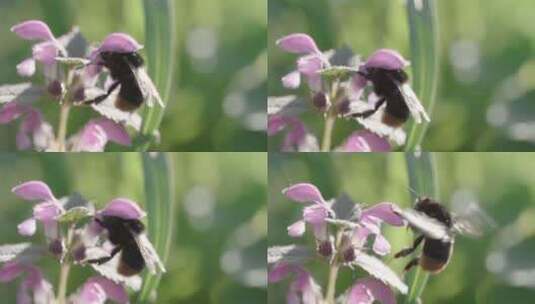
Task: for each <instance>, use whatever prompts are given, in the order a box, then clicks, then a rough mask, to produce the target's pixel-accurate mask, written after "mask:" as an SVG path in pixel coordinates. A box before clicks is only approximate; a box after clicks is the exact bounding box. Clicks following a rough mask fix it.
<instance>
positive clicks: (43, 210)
mask: <svg viewBox="0 0 535 304" xmlns="http://www.w3.org/2000/svg"><path fill="white" fill-rule="evenodd" d="M11 192H13V193H14V194H15V195H17V196H18V197H20V198H22V199H24V200H29V201H38V202H39V203H37V204H36V205H35V206H34V207H33V216H32V217H30V218H28V219H26V220H24V221H23V222H22V223H20V224H19V225H18V231H19V234H21V235H25V236H31V235H33V234H35V231H36V221H40V222H41V223H42V224H43V226H44V229H45V235H46V236H47V238H48V239H49V240H56V239H58V238H59V231H58V223H57V218H58V216H60V215H61V214H63V213H64V209H63V206H61V204H60V203H59V202H58V200H57V199H56V198H55V197H54V195H53V194H52V191H51V190H50V188H49V187H48V185H47V184H45V183H44V182H42V181H29V182H25V183H22V184H20V185H18V186H16V187H14V188H13V189H11Z"/></svg>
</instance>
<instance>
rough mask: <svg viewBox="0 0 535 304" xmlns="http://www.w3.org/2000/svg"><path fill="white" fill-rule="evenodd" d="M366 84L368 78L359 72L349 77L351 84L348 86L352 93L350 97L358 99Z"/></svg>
mask: <svg viewBox="0 0 535 304" xmlns="http://www.w3.org/2000/svg"><path fill="white" fill-rule="evenodd" d="M367 84H368V80H367V79H366V78H364V77H363V76H362V75H360V74H355V76H353V77H352V78H351V85H350V86H349V88H350V89H351V93H352V95H353V96H352V97H353V98H354V99H359V98H360V97H361V95H362V93H363V92H364V88H365V87H366V85H367Z"/></svg>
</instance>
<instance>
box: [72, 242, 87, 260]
mask: <svg viewBox="0 0 535 304" xmlns="http://www.w3.org/2000/svg"><path fill="white" fill-rule="evenodd" d="M72 257H73V259H74V260H75V261H83V260H85V258H86V254H85V246H83V245H82V246H79V247H76V248H75V249H74V250H73V252H72Z"/></svg>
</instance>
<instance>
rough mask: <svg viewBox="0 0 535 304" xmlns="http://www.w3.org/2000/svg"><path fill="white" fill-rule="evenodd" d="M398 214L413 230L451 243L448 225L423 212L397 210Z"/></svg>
mask: <svg viewBox="0 0 535 304" xmlns="http://www.w3.org/2000/svg"><path fill="white" fill-rule="evenodd" d="M396 213H397V214H399V215H400V216H401V217H402V218H404V219H405V220H406V221H407V222H408V223H409V225H410V226H411V227H412V228H414V229H415V230H417V231H418V232H421V233H422V234H423V235H425V236H426V237H428V238H431V239H435V240H442V241H445V242H447V241H451V239H452V237H453V236H452V233H451V231H450V229H449V228H448V227H447V226H446V225H444V224H442V223H441V222H439V221H437V220H436V219H434V218H431V217H429V216H427V215H426V214H424V213H422V212H418V211H416V210H414V209H405V210H396Z"/></svg>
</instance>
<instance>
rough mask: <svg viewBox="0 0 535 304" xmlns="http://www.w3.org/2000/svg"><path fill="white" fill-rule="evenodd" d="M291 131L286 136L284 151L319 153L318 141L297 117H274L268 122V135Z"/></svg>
mask: <svg viewBox="0 0 535 304" xmlns="http://www.w3.org/2000/svg"><path fill="white" fill-rule="evenodd" d="M286 128H288V129H290V130H289V131H288V133H287V134H286V136H285V138H284V141H283V144H282V148H281V149H282V151H285V152H292V151H299V152H316V151H319V144H318V140H317V139H316V137H315V136H314V135H312V134H311V133H310V132H309V131H308V130H307V128H306V127H305V125H304V124H303V123H302V122H301V121H300V120H299V119H297V118H295V117H287V116H280V115H272V116H270V117H269V120H268V135H269V136H273V135H275V134H277V133H278V132H280V131H282V130H284V129H286Z"/></svg>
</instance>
